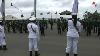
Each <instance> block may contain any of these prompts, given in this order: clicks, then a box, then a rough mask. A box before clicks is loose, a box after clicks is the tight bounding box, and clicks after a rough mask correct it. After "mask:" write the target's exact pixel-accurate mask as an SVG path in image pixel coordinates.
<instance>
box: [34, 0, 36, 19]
mask: <svg viewBox="0 0 100 56" xmlns="http://www.w3.org/2000/svg"><path fill="white" fill-rule="evenodd" d="M34 17H36V0H34Z"/></svg>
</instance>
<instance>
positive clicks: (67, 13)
mask: <svg viewBox="0 0 100 56" xmlns="http://www.w3.org/2000/svg"><path fill="white" fill-rule="evenodd" d="M59 14H60V15H71V12H70V11H68V10H66V11H63V12H61V13H59Z"/></svg>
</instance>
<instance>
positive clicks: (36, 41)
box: [33, 38, 39, 56]
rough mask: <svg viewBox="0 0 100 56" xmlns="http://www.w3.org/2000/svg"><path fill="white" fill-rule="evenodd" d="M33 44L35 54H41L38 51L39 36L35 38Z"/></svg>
mask: <svg viewBox="0 0 100 56" xmlns="http://www.w3.org/2000/svg"><path fill="white" fill-rule="evenodd" d="M33 45H34V51H35V56H39V52H38V40H37V38H34V39H33Z"/></svg>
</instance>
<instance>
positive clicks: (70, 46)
mask: <svg viewBox="0 0 100 56" xmlns="http://www.w3.org/2000/svg"><path fill="white" fill-rule="evenodd" d="M78 39H79V38H78V37H67V47H66V53H70V52H71V51H72V52H73V54H78V52H77V44H78Z"/></svg>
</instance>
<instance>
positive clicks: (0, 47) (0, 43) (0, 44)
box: [0, 37, 2, 50]
mask: <svg viewBox="0 0 100 56" xmlns="http://www.w3.org/2000/svg"><path fill="white" fill-rule="evenodd" d="M0 50H2V42H1V37H0Z"/></svg>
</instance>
